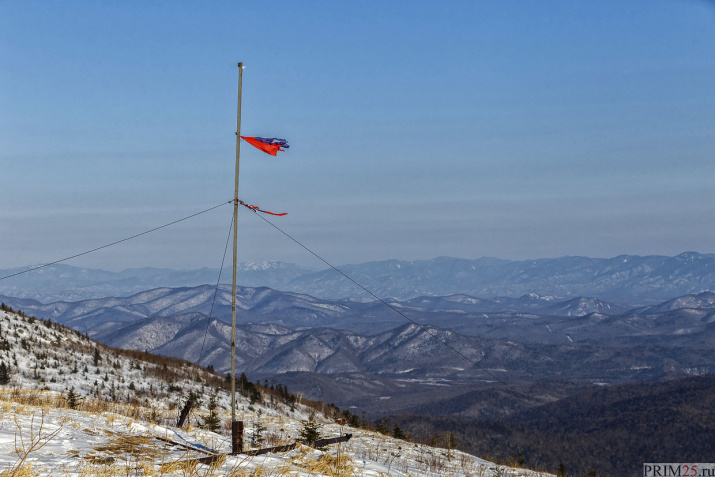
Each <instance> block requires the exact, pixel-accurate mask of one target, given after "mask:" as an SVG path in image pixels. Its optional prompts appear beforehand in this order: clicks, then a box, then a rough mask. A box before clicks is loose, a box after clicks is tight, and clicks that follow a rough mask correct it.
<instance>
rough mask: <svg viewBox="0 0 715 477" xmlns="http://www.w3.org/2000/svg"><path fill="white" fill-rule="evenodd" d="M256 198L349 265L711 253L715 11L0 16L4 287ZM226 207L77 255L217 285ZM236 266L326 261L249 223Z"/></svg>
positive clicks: (201, 9)
mask: <svg viewBox="0 0 715 477" xmlns="http://www.w3.org/2000/svg"><path fill="white" fill-rule="evenodd" d="M238 61H243V62H244V63H245V65H246V70H245V71H244V84H243V86H244V90H243V93H244V94H243V116H242V117H243V123H242V133H243V134H244V135H257V136H277V137H284V138H286V139H287V140H288V141H289V143H290V144H291V148H290V150H289V151H288V152H285V153H279V155H278V157H276V158H273V157H270V156H267V155H265V154H262V153H260V152H259V151H257V150H255V149H252V148H250V146H248V145H246V144H245V143H244V145H243V147H242V149H241V153H242V154H241V183H240V196H241V198H242V199H244V200H246V201H248V202H251V203H255V204H258V205H260V206H262V207H263V208H265V209H268V210H274V211H285V212H288V214H289V215H288V216H286V217H284V218H271V219H270V220H272V221H274V222H275V223H276V224H277V225H278V226H280V227H281V228H283V229H284V230H285V231H286V232H288V233H289V234H291V235H293V236H295V237H296V238H297V239H298V240H300V241H302V242H303V243H305V244H306V245H307V246H308V247H310V248H312V249H313V250H315V252H316V253H318V254H320V255H322V256H324V257H325V258H326V259H327V260H328V261H331V262H333V263H335V264H342V263H357V262H364V261H370V260H382V259H387V258H398V259H407V260H412V259H428V258H433V257H436V256H442V255H448V256H457V257H464V258H478V257H481V256H494V257H500V258H507V259H526V258H542V257H557V256H563V255H587V256H594V257H608V256H615V255H619V254H624V253H627V254H640V255H646V254H664V255H674V254H677V253H680V252H683V251H686V250H695V251H700V252H703V253H712V252H715V249H714V248H713V243H714V241H713V239H715V221H713V215H714V214H713V212H715V187H714V186H713V177H715V161H713V151H714V150H715V135H714V134H713V133H714V132H715V88H714V87H713V78H715V4H714V3H713V2H706V1H694V0H678V1H676V0H671V1H660V0H648V1H646V0H641V1H630V0H621V1H600V2H586V1H577V0H576V1H575V0H563V1H556V0H554V1H548V2H531V1H526V0H523V1H496V0H495V1H451V2H442V3H441V4H439V6H438V4H437V3H436V2H426V1H410V2H399V1H395V2H377V1H363V2H327V1H323V2H311V1H306V2H291V1H275V2H273V1H267V2H188V1H186V2H184V1H165V2H162V1H155V2H139V1H137V2H132V1H127V2H90V1H86V2H83V1H71V0H70V1H65V2H24V1H13V0H9V1H8V0H4V1H0V64H1V65H2V66H1V67H0V165H1V166H2V167H1V169H0V170H2V175H3V179H4V180H3V181H2V187H0V197H1V199H0V244H2V247H1V248H2V255H1V256H0V269H2V268H10V267H15V266H23V265H28V264H38V263H45V262H49V261H53V260H56V259H59V258H62V257H65V256H68V255H73V254H75V253H80V252H82V251H84V250H87V249H91V248H94V247H96V246H100V245H103V244H105V243H108V242H112V241H114V240H118V239H121V238H123V237H126V236H130V235H133V234H135V233H140V232H142V231H144V230H147V229H150V228H153V227H155V226H158V225H161V224H164V223H167V222H170V221H172V220H175V219H178V218H181V217H184V216H186V215H189V214H192V213H195V212H197V211H200V210H203V209H206V208H208V207H211V206H214V205H217V204H219V203H221V202H224V201H229V200H230V199H231V197H232V196H233V172H234V169H233V168H234V160H235V152H234V148H235V136H234V131H235V115H236V111H235V108H236V96H237V91H236V89H237V78H238V68H237V67H236V63H237V62H238ZM230 220H231V208H230V206H225V207H222V208H219V209H218V210H216V211H213V212H210V213H207V214H205V215H202V216H201V217H198V218H195V219H192V220H190V221H186V222H182V223H181V224H179V225H176V226H174V227H171V228H168V229H164V230H162V231H159V232H156V233H153V234H151V235H148V236H144V237H142V238H140V239H136V240H133V241H131V242H127V243H124V244H122V245H119V246H116V247H112V248H110V249H106V250H102V251H100V252H97V253H94V254H91V255H88V256H86V257H83V258H81V259H77V260H74V261H72V262H70V263H71V264H73V265H77V266H88V267H95V268H106V269H112V270H121V269H124V268H132V267H141V266H156V267H169V268H177V269H179V268H198V267H204V266H205V267H217V266H218V265H219V264H220V260H221V255H222V253H223V246H224V244H225V240H226V237H227V233H228V230H229V225H230ZM239 227H240V231H239V255H240V257H239V260H241V261H248V260H282V261H288V262H294V263H300V264H303V265H307V266H314V267H321V264H320V263H319V262H316V260H315V259H314V258H313V257H312V256H310V255H309V254H307V253H306V252H305V251H304V250H302V249H300V248H299V247H297V246H296V245H295V244H293V243H291V242H290V241H288V240H287V239H286V238H285V237H284V236H282V235H281V234H279V233H277V232H276V231H275V230H274V229H272V228H271V227H270V226H267V224H265V223H264V222H263V221H261V220H259V219H258V218H257V217H254V216H253V214H252V213H250V212H248V211H243V210H242V211H241V215H240V219H239Z"/></svg>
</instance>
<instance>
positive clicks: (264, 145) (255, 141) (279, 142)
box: [241, 136, 290, 156]
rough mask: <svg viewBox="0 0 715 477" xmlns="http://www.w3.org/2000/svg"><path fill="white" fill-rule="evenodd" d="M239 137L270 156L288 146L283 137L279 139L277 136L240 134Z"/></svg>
mask: <svg viewBox="0 0 715 477" xmlns="http://www.w3.org/2000/svg"><path fill="white" fill-rule="evenodd" d="M241 139H243V140H244V141H246V142H247V143H248V144H250V145H251V146H253V147H256V148H258V149H260V150H261V151H263V152H265V153H267V154H270V155H271V156H275V155H276V153H277V152H278V151H285V149H282V148H284V147H290V146H288V143H287V142H286V140H285V139H279V138H277V137H271V138H265V137H248V136H241Z"/></svg>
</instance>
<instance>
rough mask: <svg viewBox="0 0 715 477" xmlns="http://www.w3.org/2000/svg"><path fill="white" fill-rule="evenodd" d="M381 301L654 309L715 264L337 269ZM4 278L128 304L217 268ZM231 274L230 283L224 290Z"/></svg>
mask: <svg viewBox="0 0 715 477" xmlns="http://www.w3.org/2000/svg"><path fill="white" fill-rule="evenodd" d="M337 268H339V269H340V270H341V271H342V272H343V273H345V274H346V275H348V276H350V277H351V278H352V279H353V280H355V281H356V282H358V283H360V284H361V285H362V286H364V287H365V288H367V289H368V290H370V291H371V292H372V293H374V294H375V295H376V296H379V297H383V298H387V297H390V298H395V299H399V300H407V299H411V298H415V297H418V296H423V295H428V296H445V295H454V294H466V295H470V296H476V297H482V298H494V297H512V298H518V297H520V296H522V295H525V294H528V293H536V294H538V295H540V296H554V297H557V298H561V299H563V298H575V297H584V296H589V297H598V298H600V299H602V300H606V301H612V302H616V303H626V304H629V305H648V304H655V303H658V302H662V301H664V300H668V299H672V298H676V297H678V296H682V295H686V294H694V293H700V292H702V291H706V290H714V289H715V255H713V254H700V253H697V252H685V253H682V254H680V255H677V256H674V257H667V256H660V255H648V256H638V255H621V256H618V257H613V258H589V257H578V256H576V257H560V258H543V259H537V260H521V261H511V260H502V259H496V258H488V257H484V258H479V259H474V260H472V259H461V258H452V257H439V258H435V259H432V260H414V261H404V260H385V261H377V262H368V263H362V264H355V265H342V266H339V267H337ZM22 271H23V269H8V270H0V277H8V276H10V275H14V276H11V277H10V278H7V279H3V280H0V294H4V295H9V296H14V297H18V298H33V299H36V300H38V301H42V302H45V303H47V302H51V301H60V300H64V301H78V300H83V299H89V298H100V297H108V296H129V295H133V294H135V293H137V292H140V291H143V290H147V289H150V288H159V287H174V288H175V287H185V286H197V285H203V284H216V283H217V282H218V281H219V270H218V269H208V268H204V269H200V270H179V271H177V270H168V269H156V268H140V269H130V270H125V271H122V272H109V271H106V270H93V269H85V268H77V267H72V266H69V265H64V264H55V265H51V266H47V267H44V268H40V269H37V270H34V271H32V272H28V273H21V274H19V275H15V274H17V273H18V272H22ZM230 276H231V275H230V273H228V272H224V273H222V274H221V278H222V279H221V282H222V283H225V282H226V281H227V280H228V279H229V277H230ZM238 278H239V283H240V284H241V285H243V286H251V287H259V286H266V287H269V288H273V289H276V290H282V291H291V292H295V293H301V294H306V295H310V296H314V297H319V298H331V299H339V298H347V297H353V298H356V297H368V298H373V297H372V296H370V295H369V294H368V293H366V292H365V291H364V290H363V289H362V288H360V287H358V286H356V285H355V284H354V283H352V282H351V281H349V280H346V279H345V278H344V277H343V276H341V275H340V274H339V273H337V272H336V271H335V270H332V269H327V270H320V271H315V270H309V269H306V268H304V267H300V266H297V265H292V264H286V263H282V262H263V263H244V264H242V265H241V267H240V270H239V273H238Z"/></svg>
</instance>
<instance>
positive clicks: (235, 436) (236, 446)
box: [231, 421, 243, 454]
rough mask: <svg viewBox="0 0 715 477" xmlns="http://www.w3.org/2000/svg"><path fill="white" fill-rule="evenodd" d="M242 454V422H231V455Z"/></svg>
mask: <svg viewBox="0 0 715 477" xmlns="http://www.w3.org/2000/svg"><path fill="white" fill-rule="evenodd" d="M242 452H243V421H232V422H231V454H241V453H242Z"/></svg>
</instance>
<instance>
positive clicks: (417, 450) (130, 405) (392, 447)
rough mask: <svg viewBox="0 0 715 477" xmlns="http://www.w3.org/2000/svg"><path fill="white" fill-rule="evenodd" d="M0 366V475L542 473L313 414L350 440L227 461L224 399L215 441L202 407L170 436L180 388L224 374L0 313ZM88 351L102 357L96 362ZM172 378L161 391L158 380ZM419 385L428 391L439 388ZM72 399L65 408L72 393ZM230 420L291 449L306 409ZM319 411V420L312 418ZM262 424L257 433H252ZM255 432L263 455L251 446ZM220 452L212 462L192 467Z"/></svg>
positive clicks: (206, 384) (204, 388) (241, 403)
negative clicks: (4, 368)
mask: <svg viewBox="0 0 715 477" xmlns="http://www.w3.org/2000/svg"><path fill="white" fill-rule="evenodd" d="M5 341H6V342H7V344H8V345H9V346H8V347H9V349H4V348H5V347H4V346H3V347H0V361H2V362H3V363H5V364H6V365H7V364H9V365H10V371H11V380H10V383H9V384H8V385H4V386H0V474H3V475H5V473H7V474H8V475H14V474H13V472H14V471H18V474H19V471H20V470H23V471H27V472H28V473H27V474H23V475H38V476H52V475H62V476H72V477H74V476H77V477H79V476H86V475H103V476H105V475H106V476H110V475H132V476H139V475H162V476H167V477H170V476H184V475H197V476H198V475H201V476H210V475H216V476H219V475H235V476H238V475H293V476H299V477H302V476H320V475H345V476H352V475H365V476H381V475H394V476H415V475H420V476H428V477H429V476H442V475H452V476H467V475H483V476H495V475H504V476H513V477H516V476H523V477H537V476H545V475H548V474H543V473H537V472H534V471H530V470H526V469H512V468H508V467H503V466H497V465H496V464H493V463H491V462H488V461H485V460H482V459H479V458H477V457H474V456H471V455H469V454H466V453H463V452H460V451H456V450H452V451H447V450H446V449H441V448H434V447H430V446H426V445H422V444H415V443H411V442H408V441H404V440H399V439H393V438H391V437H388V436H385V435H382V434H379V433H377V432H373V431H369V430H364V429H355V428H351V427H348V426H345V425H344V424H341V423H340V421H336V420H334V419H331V418H329V417H328V416H326V415H323V414H321V413H316V414H315V420H316V422H318V423H319V424H320V425H321V427H320V433H321V435H322V437H337V436H341V435H344V434H346V433H349V434H352V435H353V437H352V438H351V439H350V440H349V441H348V442H345V443H340V444H333V445H330V446H327V447H325V448H324V449H313V448H311V447H308V446H305V445H301V446H299V447H297V448H296V449H294V450H291V451H289V452H281V453H275V454H272V453H269V454H265V455H261V456H248V455H245V454H239V455H235V456H231V455H225V454H227V453H228V452H229V451H230V432H227V428H228V426H227V424H228V423H230V398H229V396H228V394H227V393H226V392H225V391H223V390H218V391H217V401H218V409H217V412H218V416H219V418H220V421H221V423H222V426H221V427H222V429H221V430H219V432H212V431H210V430H208V429H206V428H204V427H202V426H201V423H203V419H205V418H206V417H207V416H208V411H207V410H206V402H204V403H203V405H202V406H200V407H199V409H198V410H197V411H194V412H193V413H192V415H191V416H190V418H189V424H188V426H186V427H184V428H177V427H174V425H175V424H176V420H177V415H178V409H177V405H181V404H182V403H183V400H185V394H182V393H188V391H194V392H197V393H199V394H200V396H201V399H203V400H204V401H207V400H208V399H207V396H209V395H210V393H211V392H213V391H214V390H215V389H216V388H213V387H212V386H211V384H210V383H211V382H212V381H211V380H212V379H214V381H213V382H214V383H215V382H216V378H218V380H219V382H220V381H221V380H222V378H220V377H216V376H215V375H212V374H211V373H209V372H208V371H206V370H203V369H201V368H198V367H196V366H193V365H190V364H183V365H181V364H174V363H172V364H170V365H169V368H170V369H168V368H163V367H162V366H161V365H157V364H156V363H155V362H152V361H143V360H140V359H131V358H130V357H129V356H128V355H127V354H126V353H123V352H121V351H119V350H112V349H110V348H107V347H104V346H103V345H100V344H97V343H96V342H93V341H91V340H89V339H88V338H86V337H84V336H81V335H80V334H78V333H75V332H73V331H71V330H69V329H66V328H61V327H57V326H54V325H53V326H48V324H46V323H44V322H42V321H40V320H35V321H33V320H31V319H27V318H23V317H21V316H18V315H16V314H14V313H10V312H1V311H0V343H3V342H5ZM95 349H96V350H98V351H99V355H100V357H101V360H99V361H97V362H96V364H95V360H94V353H95ZM169 372H172V373H174V374H173V375H172V376H173V378H171V380H170V382H169V383H167V380H166V378H165V376H163V375H162V373H169ZM425 384H431V385H436V384H438V383H436V382H430V383H425ZM70 388H71V389H72V390H73V392H74V393H76V395H77V396H79V398H80V399H79V402H78V405H77V406H76V408H75V409H70V408H69V407H68V399H67V398H68V394H69V391H68V390H69V389H70ZM237 401H238V402H237V419H239V420H242V421H243V422H244V424H245V440H244V445H245V448H246V449H249V448H256V447H269V446H275V445H283V444H288V443H292V442H295V440H296V438H297V437H298V436H299V434H300V431H301V429H302V426H303V423H304V422H305V421H306V420H307V419H308V418H309V413H310V412H311V409H310V408H308V407H306V406H305V405H303V404H301V403H300V402H298V403H296V404H295V405H294V408H293V409H291V406H289V405H288V404H286V403H283V402H281V401H280V400H279V399H272V398H271V396H268V395H265V394H264V396H263V400H262V402H255V403H253V404H251V403H250V402H249V401H248V399H247V398H246V397H243V396H239V397H238V399H237ZM313 412H315V411H313ZM258 423H260V426H257V424H258ZM257 427H263V428H264V430H263V432H261V433H260V434H261V436H262V437H263V438H264V441H263V443H262V445H261V446H258V445H257V446H251V445H250V444H251V440H252V438H253V437H254V436H255V435H256V433H257V431H256V429H257ZM211 454H218V455H220V457H219V458H218V459H217V460H216V462H215V463H214V464H213V465H204V464H201V463H199V462H198V460H197V459H199V458H203V457H207V456H208V455H211Z"/></svg>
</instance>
